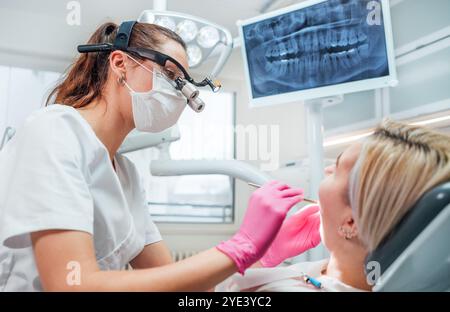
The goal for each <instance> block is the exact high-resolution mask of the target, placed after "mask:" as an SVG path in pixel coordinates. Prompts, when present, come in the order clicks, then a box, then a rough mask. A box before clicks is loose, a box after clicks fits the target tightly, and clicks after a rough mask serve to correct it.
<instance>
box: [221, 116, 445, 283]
mask: <svg viewBox="0 0 450 312" xmlns="http://www.w3.org/2000/svg"><path fill="white" fill-rule="evenodd" d="M325 175H326V177H325V178H324V180H323V181H322V183H321V185H320V189H319V199H320V210H319V211H320V220H321V226H320V236H321V238H322V242H323V243H324V245H325V247H326V248H327V249H328V251H329V253H330V257H329V259H325V260H322V261H317V262H305V263H297V264H294V265H290V266H278V267H275V268H254V269H250V270H248V271H247V272H246V273H245V275H244V276H240V275H238V274H235V275H233V276H231V277H230V278H228V279H227V280H225V281H224V282H222V283H221V284H219V285H218V286H217V287H216V291H318V290H319V288H316V287H314V286H313V285H311V284H309V283H306V282H305V281H304V279H303V278H302V274H303V273H304V274H307V276H311V277H313V278H315V279H317V280H318V281H320V282H321V283H322V286H323V287H322V288H321V289H320V290H321V291H370V290H371V287H372V286H371V285H370V281H368V280H367V278H366V275H365V270H364V265H365V258H366V257H367V255H368V253H369V252H371V251H373V250H374V249H375V248H376V247H377V246H378V245H379V244H380V242H382V241H383V239H384V238H385V237H386V235H387V234H388V233H389V232H390V231H391V230H392V229H393V227H394V226H395V225H396V224H397V223H398V222H399V221H400V220H401V219H402V217H403V216H404V215H405V213H406V212H408V210H409V209H410V208H411V207H412V206H413V205H414V203H415V202H416V201H417V200H418V199H419V198H420V197H421V196H422V195H423V194H424V193H426V192H427V191H428V190H430V189H431V188H433V187H434V186H436V185H438V184H441V183H443V182H445V181H449V180H450V137H449V136H446V135H443V134H440V133H437V132H433V131H430V130H428V129H426V128H422V127H417V126H409V125H406V124H403V123H399V122H394V121H391V120H385V121H383V122H382V123H381V124H380V125H379V126H378V127H377V129H375V132H374V133H373V134H372V135H370V136H369V137H368V138H367V139H366V140H364V141H363V142H359V143H355V144H353V145H352V146H350V147H349V148H347V149H346V150H345V151H344V152H343V153H342V154H341V155H340V156H339V157H338V158H337V160H336V163H335V164H334V165H333V166H330V167H327V168H326V169H325ZM318 209H319V208H318ZM285 222H287V221H285ZM282 231H283V228H282V229H281V230H280V232H282ZM286 246H289V245H287V244H286Z"/></svg>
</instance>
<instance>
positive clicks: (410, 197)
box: [349, 119, 450, 251]
mask: <svg viewBox="0 0 450 312" xmlns="http://www.w3.org/2000/svg"><path fill="white" fill-rule="evenodd" d="M449 180H450V137H449V136H446V135H444V134H440V133H437V132H433V131H431V130H428V129H425V128H423V127H418V126H410V125H406V124H403V123H399V122H394V121H392V120H389V119H386V120H384V121H383V122H382V123H381V124H380V125H379V126H378V128H377V129H375V132H374V134H372V135H371V136H370V137H369V138H368V139H367V140H366V141H365V142H364V144H363V147H362V150H361V154H360V156H359V157H358V160H357V161H356V163H355V166H354V168H353V169H352V172H351V175H350V185H349V190H350V194H349V195H350V205H351V207H352V209H353V213H354V217H355V222H356V225H357V227H358V233H359V235H358V236H359V239H360V240H361V242H362V243H363V244H364V245H365V246H366V247H367V249H368V251H372V250H374V249H375V248H376V247H377V246H378V244H379V243H380V242H381V241H382V240H383V239H384V238H385V237H386V235H387V234H388V233H389V232H390V231H391V229H393V227H394V226H395V225H396V224H397V223H398V222H399V221H400V220H401V218H402V217H403V216H404V215H405V213H406V212H408V210H409V209H410V208H412V206H413V205H414V203H415V202H416V201H417V200H418V199H419V198H420V197H421V196H422V195H423V194H424V193H425V192H427V191H428V190H430V189H431V188H433V187H434V186H436V185H438V184H441V183H443V182H445V181H449Z"/></svg>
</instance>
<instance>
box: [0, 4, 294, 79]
mask: <svg viewBox="0 0 450 312" xmlns="http://www.w3.org/2000/svg"><path fill="white" fill-rule="evenodd" d="M70 2H72V1H61V0H40V1H29V0H14V1H4V0H2V1H0V36H1V37H2V38H4V39H3V40H2V41H0V56H1V57H0V59H3V60H2V61H1V62H2V63H6V64H12V65H13V64H14V65H17V66H20V65H21V64H22V65H23V66H31V67H37V68H39V69H49V70H58V71H60V70H63V69H64V68H66V67H67V65H68V64H69V63H70V62H71V61H72V60H73V58H74V57H75V56H76V55H77V52H76V49H75V47H76V45H78V44H82V43H85V42H86V41H87V39H88V38H89V36H90V34H91V33H92V32H93V31H94V30H95V29H96V28H97V27H98V26H99V25H100V24H102V23H103V22H106V21H113V22H116V23H120V22H121V21H124V20H132V19H136V18H137V17H138V16H139V15H140V13H141V12H142V11H143V10H145V9H153V1H152V0H133V1H128V2H125V1H120V0H95V1H92V0H78V1H75V2H77V3H79V4H80V15H81V23H80V25H75V26H70V25H68V23H67V22H66V18H67V15H68V13H70V12H71V10H70V8H69V9H68V8H67V7H66V6H67V5H68V4H69V3H70ZM295 2H300V1H299V0H297V1H295V0H251V1H249V0H247V1H242V0H189V1H186V0H168V1H167V3H168V10H172V11H179V12H183V13H187V14H191V15H195V16H199V17H203V18H206V19H208V20H210V21H212V22H214V23H217V24H219V25H222V26H224V27H226V28H227V29H228V30H229V31H230V32H231V33H232V35H233V37H236V36H237V33H238V30H237V26H236V21H237V20H240V19H242V20H243V19H247V18H250V17H253V16H256V15H259V14H261V13H260V11H261V8H262V7H264V6H267V4H270V5H268V9H269V10H273V9H276V8H278V7H281V6H286V5H289V4H292V3H295ZM20 56H24V57H20ZM26 58H29V59H31V58H34V60H32V61H29V62H30V64H28V63H26V60H25V59H26ZM36 58H39V59H40V61H39V62H36V60H35V59H36ZM240 61H241V60H240V51H239V49H236V51H235V52H234V53H233V55H232V57H231V59H230V61H229V64H227V66H226V67H227V68H225V73H227V72H228V73H227V75H231V76H233V75H236V73H234V72H229V71H230V70H231V69H232V68H233V67H234V66H235V65H238V64H239V62H240ZM55 62H59V63H58V64H57V65H55V64H53V63H55ZM49 63H52V65H48V64H49Z"/></svg>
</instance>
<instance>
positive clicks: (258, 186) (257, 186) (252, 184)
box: [247, 182, 319, 204]
mask: <svg viewBox="0 0 450 312" xmlns="http://www.w3.org/2000/svg"><path fill="white" fill-rule="evenodd" d="M247 184H248V185H250V186H253V187H256V188H260V187H261V185H259V184H256V183H252V182H248V183H247ZM303 201H305V202H308V203H311V204H318V203H319V202H318V201H317V200H313V199H309V198H303Z"/></svg>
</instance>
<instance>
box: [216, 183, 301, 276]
mask: <svg viewBox="0 0 450 312" xmlns="http://www.w3.org/2000/svg"><path fill="white" fill-rule="evenodd" d="M302 200H303V190H302V189H300V188H291V187H289V186H288V185H286V184H284V183H281V182H278V181H271V182H268V183H266V184H265V185H263V186H262V187H261V188H259V189H258V190H256V191H255V192H254V193H253V194H252V196H251V197H250V201H249V204H248V208H247V211H246V213H245V217H244V220H243V221H242V225H241V227H240V229H239V231H238V232H237V233H236V234H235V235H234V236H233V237H232V238H231V239H229V240H227V241H225V242H222V243H220V244H219V245H218V246H217V249H218V250H220V251H221V252H223V253H224V254H226V255H227V256H229V257H230V258H231V259H232V260H233V261H234V262H235V263H236V266H237V267H238V271H239V273H241V274H243V273H244V271H245V269H247V268H248V267H249V266H251V265H252V264H253V263H255V262H256V261H258V260H259V259H260V258H261V257H262V256H263V255H264V253H265V252H266V250H267V248H269V246H270V244H271V243H272V241H273V240H274V238H275V236H276V235H277V233H278V230H279V229H280V227H281V224H282V223H283V220H284V219H285V218H286V214H287V212H288V211H289V209H291V208H292V207H293V206H294V205H295V204H297V203H298V202H300V201H302Z"/></svg>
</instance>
